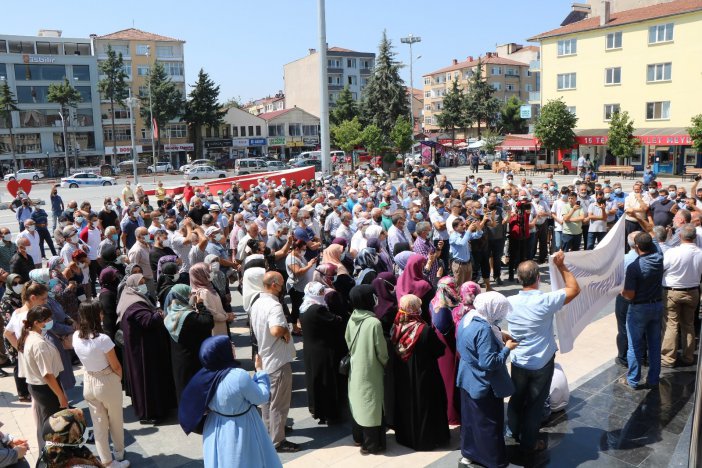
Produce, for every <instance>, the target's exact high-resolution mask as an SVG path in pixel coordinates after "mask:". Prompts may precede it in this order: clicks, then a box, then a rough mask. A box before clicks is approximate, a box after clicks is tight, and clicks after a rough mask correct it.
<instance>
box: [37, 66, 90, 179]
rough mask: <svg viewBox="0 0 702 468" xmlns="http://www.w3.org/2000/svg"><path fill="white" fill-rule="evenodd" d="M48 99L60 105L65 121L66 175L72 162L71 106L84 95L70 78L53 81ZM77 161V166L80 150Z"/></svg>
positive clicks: (76, 103)
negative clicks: (70, 148)
mask: <svg viewBox="0 0 702 468" xmlns="http://www.w3.org/2000/svg"><path fill="white" fill-rule="evenodd" d="M46 99H47V101H49V102H53V103H54V104H58V105H59V106H60V108H61V109H60V111H59V112H60V113H61V120H62V122H63V150H64V158H65V159H66V161H65V162H66V175H69V171H68V169H69V167H70V164H69V162H68V141H67V140H68V120H69V119H70V118H71V114H70V112H71V108H75V107H76V106H77V105H78V103H79V102H80V101H82V100H83V97H82V96H81V95H80V93H79V92H78V90H77V89H76V88H74V87H73V86H71V83H69V82H68V78H64V79H63V83H51V84H50V85H49V92H48V95H47V97H46ZM75 149H76V148H74V153H73V154H74V155H75V162H76V167H78V152H77V151H75Z"/></svg>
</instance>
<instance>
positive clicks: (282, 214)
mask: <svg viewBox="0 0 702 468" xmlns="http://www.w3.org/2000/svg"><path fill="white" fill-rule="evenodd" d="M278 219H285V213H283V212H282V211H281V212H280V213H278Z"/></svg>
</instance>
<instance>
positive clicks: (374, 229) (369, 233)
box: [365, 224, 383, 239]
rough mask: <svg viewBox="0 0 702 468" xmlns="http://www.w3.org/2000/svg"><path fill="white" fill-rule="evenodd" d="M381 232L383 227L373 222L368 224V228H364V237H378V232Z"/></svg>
mask: <svg viewBox="0 0 702 468" xmlns="http://www.w3.org/2000/svg"><path fill="white" fill-rule="evenodd" d="M382 233H383V228H382V227H381V226H376V225H375V224H374V225H372V226H368V228H367V229H366V233H365V237H366V239H374V238H378V237H380V234H382Z"/></svg>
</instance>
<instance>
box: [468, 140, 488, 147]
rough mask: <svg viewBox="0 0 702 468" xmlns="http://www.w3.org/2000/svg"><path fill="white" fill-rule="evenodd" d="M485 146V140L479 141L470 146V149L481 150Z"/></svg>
mask: <svg viewBox="0 0 702 468" xmlns="http://www.w3.org/2000/svg"><path fill="white" fill-rule="evenodd" d="M483 146H485V142H484V141H483V140H478V141H474V142H473V143H471V144H469V145H468V149H479V148H482V147H483Z"/></svg>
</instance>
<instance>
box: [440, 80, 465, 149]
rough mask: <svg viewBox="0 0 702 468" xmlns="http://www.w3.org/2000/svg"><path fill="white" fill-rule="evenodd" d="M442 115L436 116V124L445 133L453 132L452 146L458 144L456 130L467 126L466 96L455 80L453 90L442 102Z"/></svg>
mask: <svg viewBox="0 0 702 468" xmlns="http://www.w3.org/2000/svg"><path fill="white" fill-rule="evenodd" d="M442 107H443V109H442V111H441V114H438V115H437V116H436V123H437V124H438V125H439V127H441V128H442V129H443V130H444V131H449V132H451V145H452V146H453V145H455V144H456V128H457V127H459V128H460V127H464V126H466V125H464V124H465V121H466V117H467V116H466V96H465V93H464V92H463V90H462V89H461V88H460V87H459V86H458V80H453V84H452V85H451V89H450V90H449V92H448V93H446V96H444V100H443V102H442Z"/></svg>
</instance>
